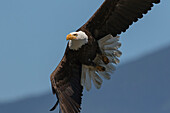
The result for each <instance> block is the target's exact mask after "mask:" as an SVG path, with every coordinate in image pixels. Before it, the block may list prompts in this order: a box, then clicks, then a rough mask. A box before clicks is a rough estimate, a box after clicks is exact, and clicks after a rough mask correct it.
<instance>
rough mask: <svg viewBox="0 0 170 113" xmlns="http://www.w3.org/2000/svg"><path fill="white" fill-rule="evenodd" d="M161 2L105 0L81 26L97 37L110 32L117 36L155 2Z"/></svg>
mask: <svg viewBox="0 0 170 113" xmlns="http://www.w3.org/2000/svg"><path fill="white" fill-rule="evenodd" d="M159 2H160V0H105V2H104V3H103V4H102V6H101V7H100V8H99V9H98V10H97V11H96V13H95V14H94V15H93V16H92V17H91V18H90V19H89V21H88V22H87V23H86V24H84V25H83V26H82V27H81V28H84V29H86V30H88V31H89V32H90V33H91V34H92V35H93V37H95V38H96V39H100V38H102V37H104V36H106V35H108V34H112V36H113V37H115V36H117V35H118V34H120V33H121V32H125V31H126V30H127V29H128V28H129V26H130V25H131V24H132V23H133V22H136V21H138V19H139V18H142V17H143V14H146V13H147V12H148V10H151V7H153V4H154V3H156V4H157V3H159ZM81 28H80V29H81Z"/></svg>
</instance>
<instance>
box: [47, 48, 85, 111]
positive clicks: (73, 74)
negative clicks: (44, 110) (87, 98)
mask: <svg viewBox="0 0 170 113" xmlns="http://www.w3.org/2000/svg"><path fill="white" fill-rule="evenodd" d="M68 53H69V51H68V50H66V53H65V55H64V57H63V59H62V60H61V62H60V64H59V65H58V66H57V68H56V69H55V70H54V72H53V73H52V74H51V76H50V79H51V83H52V89H53V93H54V94H56V96H57V98H58V101H59V104H60V109H61V111H62V113H79V112H80V109H81V108H80V105H81V96H82V90H83V88H82V86H81V84H80V79H81V64H80V63H78V62H76V60H74V59H70V58H67V54H68ZM69 57H70V55H69ZM57 104H58V102H57V103H56V105H55V106H54V107H53V108H52V110H54V109H55V107H56V106H57Z"/></svg>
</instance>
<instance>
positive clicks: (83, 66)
mask: <svg viewBox="0 0 170 113" xmlns="http://www.w3.org/2000/svg"><path fill="white" fill-rule="evenodd" d="M86 71H87V68H86V67H85V65H82V73H81V85H82V86H84V85H85V81H86Z"/></svg>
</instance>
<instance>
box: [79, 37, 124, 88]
mask: <svg viewBox="0 0 170 113" xmlns="http://www.w3.org/2000/svg"><path fill="white" fill-rule="evenodd" d="M98 44H99V47H100V50H101V52H102V55H99V54H98V55H97V56H96V58H95V59H94V63H95V64H96V65H100V66H102V67H105V71H99V70H97V69H96V68H95V67H92V66H86V65H83V66H82V74H81V85H82V86H84V87H86V90H87V91H89V90H90V89H91V81H93V83H94V86H95V87H96V88H97V89H100V88H101V85H102V83H103V80H102V79H101V77H103V78H104V79H106V80H109V79H110V78H111V75H112V74H113V72H114V71H115V70H116V68H115V65H114V64H118V63H119V62H120V61H119V59H118V57H120V56H121V55H122V52H121V51H119V50H118V49H119V48H120V46H121V43H120V42H119V36H116V37H113V36H112V35H110V34H109V35H107V36H105V37H103V38H102V39H100V40H99V41H98ZM102 56H105V57H106V58H107V59H108V60H109V62H108V63H105V62H104V61H103V59H102Z"/></svg>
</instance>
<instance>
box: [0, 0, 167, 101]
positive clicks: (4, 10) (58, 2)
mask: <svg viewBox="0 0 170 113" xmlns="http://www.w3.org/2000/svg"><path fill="white" fill-rule="evenodd" d="M102 2H103V0H96V1H94V0H93V1H92V0H69V1H64V0H50V1H49V0H29V1H28V0H1V1H0V89H1V94H0V101H1V102H3V101H11V100H16V99H20V98H24V97H26V96H30V95H38V94H41V93H44V92H47V91H49V90H51V87H50V80H49V76H50V73H51V72H52V71H53V70H54V69H55V67H56V66H57V64H58V63H59V61H60V60H61V58H62V55H63V53H64V50H65V46H66V43H67V41H66V39H65V37H66V35H67V34H68V33H70V32H72V31H75V30H76V29H78V28H79V27H80V26H81V25H82V24H84V23H85V22H86V21H87V20H88V19H89V18H90V16H91V15H92V14H93V13H94V12H95V10H96V9H97V8H98V7H99V6H100V4H101V3H102ZM169 12H170V1H169V0H162V3H161V4H159V5H156V7H154V8H153V10H152V11H151V12H149V14H148V15H145V16H144V18H143V19H141V20H140V21H138V22H137V23H135V24H133V26H132V27H130V29H129V30H128V31H127V32H126V33H123V34H121V42H122V47H121V51H122V52H123V56H122V57H121V64H123V63H126V62H129V61H131V60H134V59H137V58H139V57H142V56H144V55H146V54H148V53H151V52H153V51H156V50H158V49H160V48H163V47H165V46H168V45H169V44H170V35H169V26H170V22H169V21H170V15H169ZM121 64H120V65H121Z"/></svg>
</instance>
